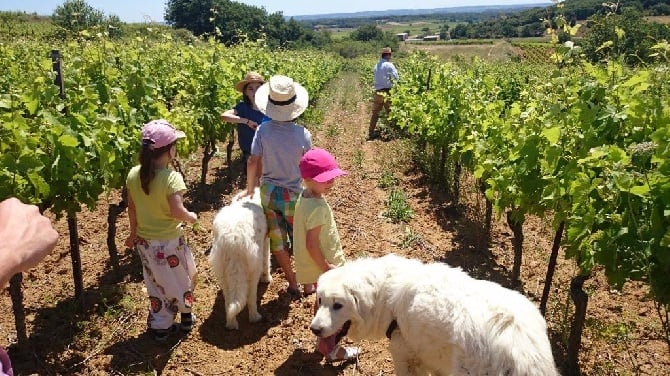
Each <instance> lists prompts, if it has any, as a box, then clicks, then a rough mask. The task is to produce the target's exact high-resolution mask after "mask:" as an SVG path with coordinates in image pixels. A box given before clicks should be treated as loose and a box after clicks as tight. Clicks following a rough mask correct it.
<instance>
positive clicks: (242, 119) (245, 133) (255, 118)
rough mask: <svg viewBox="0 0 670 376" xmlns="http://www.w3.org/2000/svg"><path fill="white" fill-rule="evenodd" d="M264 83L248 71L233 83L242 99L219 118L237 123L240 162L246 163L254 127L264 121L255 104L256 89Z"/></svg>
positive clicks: (254, 130) (260, 77) (255, 74)
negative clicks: (240, 151) (240, 79)
mask: <svg viewBox="0 0 670 376" xmlns="http://www.w3.org/2000/svg"><path fill="white" fill-rule="evenodd" d="M263 83H265V79H264V78H263V76H261V75H260V74H258V73H256V72H248V73H247V74H246V76H245V77H244V79H243V80H242V81H240V82H238V83H237V84H235V90H237V91H239V92H241V93H242V98H243V101H242V102H240V103H238V104H237V105H235V108H232V109H230V110H228V111H226V112H224V113H223V114H222V115H221V120H223V121H227V122H229V123H235V124H237V142H238V143H239V145H240V149H241V150H242V162H244V163H245V164H246V162H247V158H249V155H250V154H251V142H252V141H253V140H254V134H256V128H258V126H259V125H260V124H261V123H262V122H263V121H264V120H268V119H264V117H265V115H263V113H262V112H260V111H258V107H257V106H256V100H255V95H256V90H258V88H259V87H260V86H261V85H262V84H263Z"/></svg>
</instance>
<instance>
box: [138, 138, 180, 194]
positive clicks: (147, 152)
mask: <svg viewBox="0 0 670 376" xmlns="http://www.w3.org/2000/svg"><path fill="white" fill-rule="evenodd" d="M174 144H175V143H174V142H173V143H171V144H169V145H165V146H163V147H162V148H158V149H154V150H151V149H150V148H149V147H150V146H151V143H150V142H142V150H140V182H141V183H142V190H143V191H144V193H146V194H147V195H148V194H149V184H150V183H151V181H152V180H153V179H154V176H156V172H155V171H154V167H153V161H154V159H157V158H160V157H161V156H162V155H163V154H165V153H168V152H170V149H171V148H172V145H174Z"/></svg>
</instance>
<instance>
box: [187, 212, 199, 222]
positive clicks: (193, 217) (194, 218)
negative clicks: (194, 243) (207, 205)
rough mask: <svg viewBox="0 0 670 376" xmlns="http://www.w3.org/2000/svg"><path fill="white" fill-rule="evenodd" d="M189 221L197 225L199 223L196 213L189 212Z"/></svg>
mask: <svg viewBox="0 0 670 376" xmlns="http://www.w3.org/2000/svg"><path fill="white" fill-rule="evenodd" d="M188 216H189V218H188V221H189V222H190V223H195V222H197V221H198V215H197V214H196V213H195V212H188Z"/></svg>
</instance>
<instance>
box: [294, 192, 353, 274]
mask: <svg viewBox="0 0 670 376" xmlns="http://www.w3.org/2000/svg"><path fill="white" fill-rule="evenodd" d="M317 226H321V231H320V232H319V246H320V248H321V252H322V253H323V257H324V259H326V261H328V262H329V263H331V264H333V265H337V266H342V265H344V262H345V259H344V252H343V251H342V243H340V235H339V233H338V232H337V225H336V224H335V218H334V217H333V211H332V209H331V208H330V205H328V202H326V200H325V199H324V198H306V197H302V195H301V196H300V197H299V198H298V201H297V202H296V204H295V214H294V215H293V255H294V257H295V271H296V278H297V280H298V283H300V284H310V283H315V282H316V280H317V279H319V276H320V275H321V274H323V271H322V270H321V268H320V267H319V266H318V265H317V264H316V262H314V259H312V257H311V256H310V254H309V251H308V250H307V244H306V240H307V231H308V230H310V229H313V228H315V227H317Z"/></svg>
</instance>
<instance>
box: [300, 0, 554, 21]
mask: <svg viewBox="0 0 670 376" xmlns="http://www.w3.org/2000/svg"><path fill="white" fill-rule="evenodd" d="M550 5H552V3H551V2H549V1H548V2H538V3H535V4H516V5H514V4H512V5H480V6H461V7H451V8H432V9H388V10H379V11H367V12H353V13H328V14H312V15H300V16H291V17H292V18H293V19H295V20H296V21H313V20H320V19H344V18H388V17H397V16H416V15H436V14H448V13H488V12H515V11H522V10H524V9H529V8H537V7H542V8H544V7H547V6H550Z"/></svg>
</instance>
